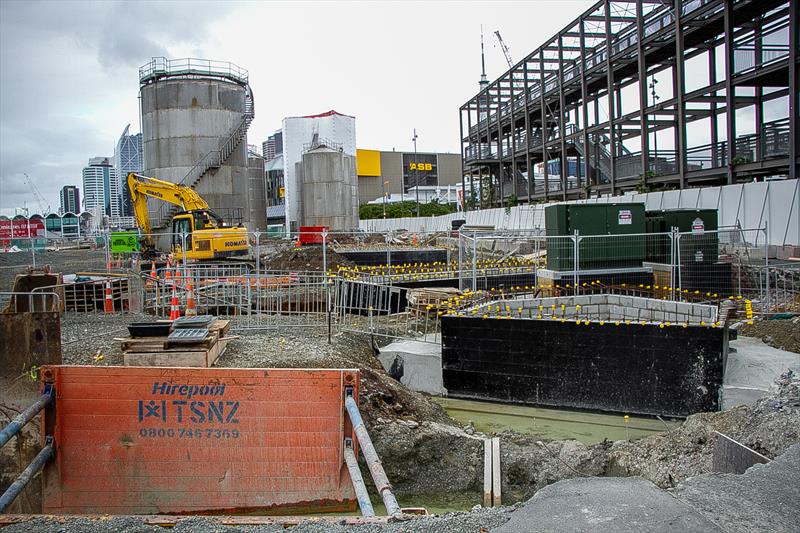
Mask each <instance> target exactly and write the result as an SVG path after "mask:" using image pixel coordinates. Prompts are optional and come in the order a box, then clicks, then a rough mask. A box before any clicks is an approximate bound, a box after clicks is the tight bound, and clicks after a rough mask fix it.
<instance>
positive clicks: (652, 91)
mask: <svg viewBox="0 0 800 533" xmlns="http://www.w3.org/2000/svg"><path fill="white" fill-rule="evenodd" d="M657 83H658V80H657V79H656V77H655V76H651V77H650V85H649V88H650V96H652V97H653V106H655V105H656V104H657V103H658V100H659V99H660V97H659V96H658V95H657V94H656V84H657ZM657 116H658V115H656V114H655V113H653V118H654V119H655V118H656V117H657ZM653 153H654V155H655V157H654V158H653V159H655V169H656V170H655V172H656V174H658V125H656V127H655V128H653Z"/></svg>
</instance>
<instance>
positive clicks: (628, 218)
mask: <svg viewBox="0 0 800 533" xmlns="http://www.w3.org/2000/svg"><path fill="white" fill-rule="evenodd" d="M617 222H618V223H619V224H620V225H622V224H633V213H631V211H630V209H620V211H619V215H618V216H617Z"/></svg>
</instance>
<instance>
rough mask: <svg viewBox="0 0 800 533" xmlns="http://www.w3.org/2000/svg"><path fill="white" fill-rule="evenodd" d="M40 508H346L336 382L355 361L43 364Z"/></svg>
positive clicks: (350, 505) (344, 427)
mask: <svg viewBox="0 0 800 533" xmlns="http://www.w3.org/2000/svg"><path fill="white" fill-rule="evenodd" d="M40 375H41V377H42V381H43V382H45V383H52V384H53V385H54V386H55V390H56V393H57V396H56V399H55V402H54V405H53V406H52V408H48V409H46V410H45V412H44V419H43V421H42V423H43V427H46V428H53V429H52V434H53V435H54V439H55V447H56V450H57V452H56V459H55V461H51V462H49V463H48V464H47V466H46V467H45V469H44V471H43V474H42V476H43V477H42V497H43V503H42V512H44V513H46V514H106V513H108V514H124V515H128V514H187V513H206V514H210V513H227V514H235V513H258V514H268V513H274V512H278V510H279V509H287V510H288V511H289V512H293V513H299V514H302V513H307V512H314V511H338V512H342V511H346V510H353V509H355V494H354V492H353V487H352V483H351V481H350V477H349V474H348V470H347V467H346V465H345V462H344V455H343V452H344V448H343V447H344V439H345V438H346V437H347V438H352V437H353V433H352V426H351V424H350V422H349V420H348V419H347V417H346V413H345V410H344V398H345V390H346V389H348V388H349V389H352V391H353V395H354V396H355V398H356V399H358V386H359V372H358V370H339V369H324V370H322V369H303V368H291V369H288V368H287V369H280V368H150V367H113V366H109V367H88V366H48V367H43V368H42V369H41V372H40Z"/></svg>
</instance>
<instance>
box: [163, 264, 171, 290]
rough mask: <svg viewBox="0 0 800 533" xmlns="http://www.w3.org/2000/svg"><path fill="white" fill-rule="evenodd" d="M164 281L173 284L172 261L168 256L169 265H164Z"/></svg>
mask: <svg viewBox="0 0 800 533" xmlns="http://www.w3.org/2000/svg"><path fill="white" fill-rule="evenodd" d="M164 283H166V284H167V285H171V284H172V261H170V260H169V257H167V266H165V267H164Z"/></svg>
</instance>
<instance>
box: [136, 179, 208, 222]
mask: <svg viewBox="0 0 800 533" xmlns="http://www.w3.org/2000/svg"><path fill="white" fill-rule="evenodd" d="M128 188H129V189H130V191H131V201H132V202H133V208H134V212H135V213H136V222H137V223H138V224H139V227H141V228H142V229H143V230H144V228H145V225H147V229H148V230H149V229H150V227H149V226H150V222H149V220H148V217H147V197H150V198H158V199H159V200H162V201H164V202H167V203H170V204H175V205H179V206H180V207H181V209H182V210H183V211H193V210H195V209H208V202H206V201H205V200H203V198H202V197H201V196H200V195H199V194H197V193H196V192H195V191H194V189H192V188H191V187H187V186H185V185H178V184H175V183H170V182H169V181H164V180H160V179H158V178H150V177H148V176H142V175H140V174H136V173H135V172H131V173H130V174H128ZM145 233H149V231H147V232H145Z"/></svg>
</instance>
